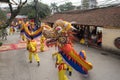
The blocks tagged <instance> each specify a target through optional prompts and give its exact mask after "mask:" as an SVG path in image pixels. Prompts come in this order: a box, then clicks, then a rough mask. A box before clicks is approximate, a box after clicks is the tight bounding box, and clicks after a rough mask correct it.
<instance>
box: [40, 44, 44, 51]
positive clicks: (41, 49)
mask: <svg viewBox="0 0 120 80" xmlns="http://www.w3.org/2000/svg"><path fill="white" fill-rule="evenodd" d="M40 51H44V44H43V43H42V44H41V46H40Z"/></svg>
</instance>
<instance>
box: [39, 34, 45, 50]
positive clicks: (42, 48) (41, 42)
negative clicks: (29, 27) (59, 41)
mask: <svg viewBox="0 0 120 80" xmlns="http://www.w3.org/2000/svg"><path fill="white" fill-rule="evenodd" d="M44 43H45V37H44V36H43V35H42V36H41V38H40V51H41V52H43V51H44V50H45V44H44Z"/></svg>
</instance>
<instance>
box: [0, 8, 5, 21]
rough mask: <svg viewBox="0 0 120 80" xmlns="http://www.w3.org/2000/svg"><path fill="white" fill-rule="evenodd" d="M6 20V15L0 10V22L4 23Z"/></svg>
mask: <svg viewBox="0 0 120 80" xmlns="http://www.w3.org/2000/svg"><path fill="white" fill-rule="evenodd" d="M5 20H6V14H5V12H3V11H2V10H1V9H0V21H5Z"/></svg>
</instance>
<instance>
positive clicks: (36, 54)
mask: <svg viewBox="0 0 120 80" xmlns="http://www.w3.org/2000/svg"><path fill="white" fill-rule="evenodd" d="M33 54H34V58H35V60H36V61H37V63H38V66H40V58H39V56H38V53H33Z"/></svg>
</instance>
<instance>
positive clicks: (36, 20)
mask: <svg viewBox="0 0 120 80" xmlns="http://www.w3.org/2000/svg"><path fill="white" fill-rule="evenodd" d="M34 2H35V5H34V6H35V24H36V26H37V27H38V19H39V16H38V7H37V4H38V0H34Z"/></svg>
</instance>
